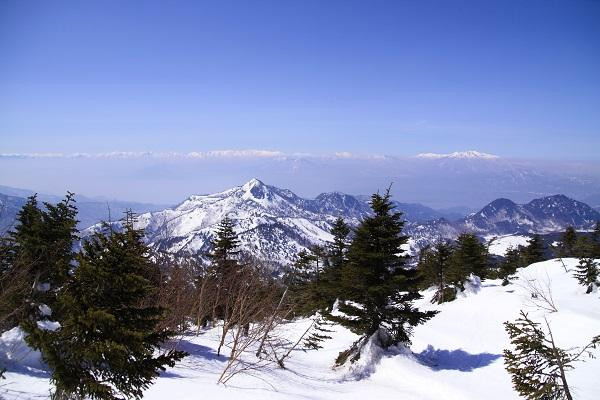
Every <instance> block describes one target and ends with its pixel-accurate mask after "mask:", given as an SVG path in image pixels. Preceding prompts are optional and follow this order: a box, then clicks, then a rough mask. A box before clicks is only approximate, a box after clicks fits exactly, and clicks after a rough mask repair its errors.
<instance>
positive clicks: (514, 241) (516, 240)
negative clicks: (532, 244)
mask: <svg viewBox="0 0 600 400" xmlns="http://www.w3.org/2000/svg"><path fill="white" fill-rule="evenodd" d="M529 239H530V237H529V236H524V235H502V236H492V237H486V238H485V240H486V241H488V242H489V252H490V254H494V255H497V256H504V255H505V254H506V251H507V250H508V249H509V248H511V247H512V248H515V249H516V248H517V247H519V246H527V244H528V243H527V242H528V240H529Z"/></svg>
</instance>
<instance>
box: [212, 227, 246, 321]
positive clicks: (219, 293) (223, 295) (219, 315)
mask: <svg viewBox="0 0 600 400" xmlns="http://www.w3.org/2000/svg"><path fill="white" fill-rule="evenodd" d="M239 254H240V251H239V239H238V237H237V234H236V233H235V230H234V224H233V221H232V220H231V219H230V218H229V217H225V218H223V220H221V222H220V223H219V226H218V227H217V231H216V235H215V238H214V239H213V241H212V253H211V254H210V255H209V257H210V259H211V265H210V267H209V271H208V274H207V277H206V279H211V280H212V281H214V283H215V286H216V292H215V293H214V298H213V299H212V300H213V307H212V315H211V319H212V320H213V322H214V321H215V320H216V319H223V320H227V319H228V317H229V315H228V311H227V309H226V307H223V304H225V303H226V299H227V296H229V291H230V288H229V286H231V285H233V284H234V282H232V279H233V278H234V276H233V275H234V274H235V271H237V270H238V268H239V260H238V259H239Z"/></svg>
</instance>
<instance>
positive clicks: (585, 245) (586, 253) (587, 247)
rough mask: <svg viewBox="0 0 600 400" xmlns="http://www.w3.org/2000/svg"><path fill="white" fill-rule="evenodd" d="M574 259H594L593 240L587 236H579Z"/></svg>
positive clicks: (574, 248) (574, 250) (574, 247)
mask: <svg viewBox="0 0 600 400" xmlns="http://www.w3.org/2000/svg"><path fill="white" fill-rule="evenodd" d="M573 257H577V258H589V257H594V242H593V241H592V238H591V237H589V236H586V235H579V236H578V237H577V240H576V241H575V245H574V246H573Z"/></svg>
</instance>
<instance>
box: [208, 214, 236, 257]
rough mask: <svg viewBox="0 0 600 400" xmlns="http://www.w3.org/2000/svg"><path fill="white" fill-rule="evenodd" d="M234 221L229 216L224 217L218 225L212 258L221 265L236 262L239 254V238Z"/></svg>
mask: <svg viewBox="0 0 600 400" xmlns="http://www.w3.org/2000/svg"><path fill="white" fill-rule="evenodd" d="M233 226H234V225H233V221H232V220H231V219H229V217H225V218H223V220H222V221H221V222H220V223H219V226H218V227H217V232H216V237H215V239H214V240H213V242H212V245H213V249H212V254H211V258H212V259H213V261H214V262H215V263H217V264H219V265H220V266H221V267H226V265H227V264H228V263H232V262H235V259H236V257H237V255H238V254H239V250H238V247H239V239H238V237H237V234H236V233H235V231H234V229H233Z"/></svg>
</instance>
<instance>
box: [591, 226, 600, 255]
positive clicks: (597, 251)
mask: <svg viewBox="0 0 600 400" xmlns="http://www.w3.org/2000/svg"><path fill="white" fill-rule="evenodd" d="M591 239H592V254H591V256H592V257H593V258H600V221H596V225H595V226H594V231H593V232H592V238H591Z"/></svg>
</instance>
